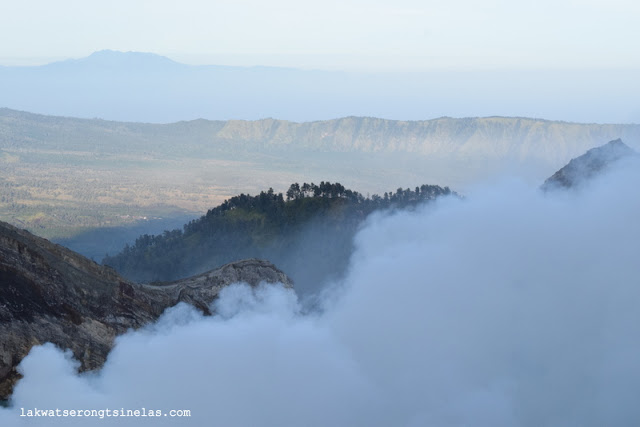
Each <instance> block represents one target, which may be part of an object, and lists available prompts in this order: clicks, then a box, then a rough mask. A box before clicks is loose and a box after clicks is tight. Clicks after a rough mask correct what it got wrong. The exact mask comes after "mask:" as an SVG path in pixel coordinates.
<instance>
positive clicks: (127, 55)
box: [63, 49, 183, 68]
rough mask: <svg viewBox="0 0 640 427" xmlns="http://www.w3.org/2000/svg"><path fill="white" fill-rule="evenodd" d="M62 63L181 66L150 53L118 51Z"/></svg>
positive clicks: (98, 52)
mask: <svg viewBox="0 0 640 427" xmlns="http://www.w3.org/2000/svg"><path fill="white" fill-rule="evenodd" d="M63 63H67V64H68V63H76V64H83V65H90V66H99V67H136V68H139V67H159V66H164V67H166V66H182V65H183V64H180V63H178V62H176V61H174V60H172V59H169V58H167V57H166V56H162V55H158V54H155V53H150V52H133V51H128V52H122V51H119V50H110V49H105V50H99V51H96V52H94V53H92V54H91V55H89V56H87V57H84V58H80V59H71V60H68V61H63Z"/></svg>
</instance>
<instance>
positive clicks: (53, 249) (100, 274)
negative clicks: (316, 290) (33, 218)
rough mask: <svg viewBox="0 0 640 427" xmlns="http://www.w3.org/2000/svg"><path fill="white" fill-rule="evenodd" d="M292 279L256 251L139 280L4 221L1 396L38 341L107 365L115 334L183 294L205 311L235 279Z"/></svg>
mask: <svg viewBox="0 0 640 427" xmlns="http://www.w3.org/2000/svg"><path fill="white" fill-rule="evenodd" d="M237 282H245V283H248V284H250V285H251V286H256V285H258V284H259V283H260V282H268V283H283V284H284V286H285V287H287V288H292V287H293V284H292V282H291V280H290V279H289V278H288V277H287V276H286V275H285V274H284V273H283V272H281V271H280V270H278V269H277V268H276V267H275V266H273V265H272V264H271V263H269V262H266V261H261V260H257V259H249V260H243V261H238V262H234V263H230V264H227V265H225V266H223V267H220V268H218V269H216V270H213V271H210V272H207V273H205V274H202V275H198V276H194V277H190V278H186V279H182V280H178V281H175V282H171V283H166V284H155V285H153V284H138V283H134V282H131V281H128V280H126V279H124V278H122V277H120V276H119V275H118V274H117V273H116V272H115V271H114V270H113V269H111V268H109V267H105V266H101V265H98V264H96V263H95V262H93V261H91V260H89V259H87V258H85V257H83V256H81V255H79V254H76V253H75V252H73V251H71V250H68V249H66V248H64V247H62V246H59V245H56V244H53V243H51V242H49V241H48V240H45V239H42V238H39V237H36V236H34V235H32V234H30V233H29V232H27V231H24V230H20V229H17V228H15V227H13V226H11V225H8V224H6V223H0V399H6V398H7V397H8V396H9V395H10V394H11V391H12V389H13V386H14V384H15V382H16V381H17V380H18V379H19V374H18V373H17V371H16V369H15V368H16V366H17V365H18V364H19V363H20V361H21V360H22V359H23V358H24V357H25V356H26V355H27V354H28V352H29V350H30V349H31V347H33V346H34V345H38V344H43V343H45V342H51V343H53V344H55V345H57V346H59V347H61V348H65V349H67V348H68V349H70V350H71V351H72V352H73V355H74V357H75V358H77V359H78V360H79V361H80V362H81V369H82V370H91V369H96V368H99V367H100V366H102V364H103V363H104V361H105V359H106V356H107V354H108V352H109V350H110V349H111V347H112V345H113V340H114V338H115V337H116V336H117V335H118V334H121V333H124V332H126V331H127V330H128V329H136V328H139V327H141V326H144V325H145V324H147V323H150V322H152V321H154V320H156V319H157V318H158V317H159V316H160V315H161V314H162V312H163V311H164V310H165V309H166V308H168V307H171V306H173V305H175V304H177V303H178V302H181V301H183V302H187V303H189V304H192V305H194V306H196V307H198V308H199V309H200V310H202V311H203V312H204V313H205V314H211V311H210V308H209V307H210V304H211V302H212V301H213V300H214V299H215V298H216V297H217V296H218V293H219V292H220V290H221V289H222V288H223V287H225V286H228V285H230V284H232V283H237Z"/></svg>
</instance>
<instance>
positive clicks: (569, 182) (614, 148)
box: [542, 139, 638, 191]
mask: <svg viewBox="0 0 640 427" xmlns="http://www.w3.org/2000/svg"><path fill="white" fill-rule="evenodd" d="M637 155H638V153H636V152H635V151H634V150H632V149H631V148H629V147H628V146H627V145H626V144H625V143H624V142H622V140H620V139H616V140H613V141H609V142H608V143H606V144H605V145H602V146H600V147H596V148H592V149H591V150H589V151H587V152H586V153H584V154H583V155H581V156H579V157H576V158H574V159H572V160H571V161H570V162H569V163H568V164H567V165H565V166H564V167H562V168H561V169H560V170H558V171H557V172H556V173H554V174H553V175H552V176H551V177H549V178H548V179H547V180H546V181H545V182H544V184H543V185H542V189H543V190H544V191H549V190H553V189H557V188H572V187H576V186H579V185H581V184H582V183H584V182H585V181H587V180H589V179H591V178H592V177H594V176H596V175H597V174H599V173H601V172H602V171H604V170H606V169H608V168H609V167H610V166H611V165H612V164H613V163H616V162H618V161H619V160H621V159H624V158H629V157H633V156H637Z"/></svg>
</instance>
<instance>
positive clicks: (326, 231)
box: [103, 181, 455, 296]
mask: <svg viewBox="0 0 640 427" xmlns="http://www.w3.org/2000/svg"><path fill="white" fill-rule="evenodd" d="M451 194H455V193H452V192H451V190H449V188H447V187H445V188H442V187H439V186H435V185H433V186H432V185H422V186H420V187H416V188H415V189H414V190H410V189H405V190H403V189H401V188H400V189H398V190H397V191H395V192H390V193H384V195H383V196H377V195H373V196H371V197H364V196H363V195H362V194H360V193H358V192H355V191H352V190H349V189H346V188H345V187H344V186H342V185H341V184H339V183H329V182H324V181H323V182H321V183H320V185H315V184H313V183H311V184H306V183H305V184H302V185H299V184H297V183H295V184H292V185H291V186H290V187H289V190H288V191H287V193H286V196H285V195H283V194H282V193H275V192H274V191H273V189H269V191H266V192H265V191H263V192H261V193H260V194H259V195H256V196H249V195H246V194H241V195H239V196H235V197H232V198H230V199H228V200H226V201H225V202H224V203H223V204H221V205H220V206H218V207H216V208H213V209H211V210H209V211H208V212H207V214H206V215H204V216H202V217H201V218H199V219H197V220H194V221H191V222H189V223H188V224H185V226H184V227H183V228H182V229H175V230H172V231H165V232H164V233H163V234H161V235H156V236H151V235H143V236H140V237H139V238H138V239H137V240H136V242H135V244H133V245H132V246H127V247H125V249H124V250H123V251H122V252H121V253H119V254H117V255H115V256H110V257H106V258H105V259H104V260H103V263H104V264H106V265H109V266H112V267H113V268H115V269H116V270H118V271H119V272H120V273H121V274H122V275H124V276H125V277H128V278H129V279H132V280H135V281H138V282H149V281H166V280H174V279H176V278H178V277H183V276H186V275H191V274H197V273H200V272H202V271H206V270H210V269H212V268H215V267H218V266H220V265H222V264H225V263H228V262H231V261H233V260H236V259H243V258H262V259H266V260H269V261H271V262H273V263H274V264H276V265H278V266H279V267H280V268H281V269H282V270H283V271H284V272H285V273H287V275H288V276H289V277H291V278H292V279H293V281H294V282H295V283H296V290H297V291H298V292H299V293H300V294H301V295H303V296H307V295H309V294H313V293H316V292H318V291H319V289H320V285H322V284H324V282H326V281H327V280H330V279H334V278H337V277H340V276H341V275H342V273H343V272H344V270H345V268H346V266H347V263H348V261H349V257H350V256H351V253H352V251H353V244H354V243H353V237H354V235H355V233H356V231H357V230H358V228H359V227H360V225H361V224H362V223H363V221H364V220H365V218H366V217H367V216H368V215H369V214H370V213H372V212H373V211H376V210H385V209H392V208H408V207H415V206H416V205H417V204H419V203H423V202H428V201H432V200H434V199H436V198H437V197H440V196H446V195H451ZM285 197H286V199H285Z"/></svg>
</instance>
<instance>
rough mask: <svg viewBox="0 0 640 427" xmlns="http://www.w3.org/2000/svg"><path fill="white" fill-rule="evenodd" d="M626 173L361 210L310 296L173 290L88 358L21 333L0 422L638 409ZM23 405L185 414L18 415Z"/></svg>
mask: <svg viewBox="0 0 640 427" xmlns="http://www.w3.org/2000/svg"><path fill="white" fill-rule="evenodd" d="M636 166H637V165H636ZM639 183H640V173H639V172H638V170H637V168H636V169H634V168H633V167H626V168H620V169H618V170H616V171H612V172H611V173H609V174H608V175H606V176H604V177H601V178H599V179H598V180H596V181H595V182H593V183H591V184H590V185H589V186H586V187H585V188H582V189H580V190H579V191H577V192H556V193H549V194H544V193H542V192H541V191H539V190H538V189H535V188H530V187H528V186H526V185H524V184H521V183H518V182H514V181H503V182H501V183H497V184H494V185H491V186H485V187H484V188H477V189H476V190H475V191H473V192H471V193H470V194H469V195H468V197H467V198H465V199H464V200H459V199H454V198H450V199H442V200H439V201H438V202H437V203H435V204H430V205H425V206H423V207H421V208H419V209H417V210H415V211H413V212H396V213H392V214H380V215H375V216H373V217H371V218H369V220H368V222H367V225H366V226H365V227H364V228H363V229H362V231H361V232H360V233H359V234H358V235H357V238H356V248H357V249H356V251H355V253H354V254H353V256H352V259H351V261H350V266H349V269H348V273H347V275H346V277H344V278H343V279H341V280H340V281H339V283H337V284H336V285H335V286H333V287H331V290H330V291H327V292H326V295H325V296H324V299H323V310H321V311H318V312H315V313H310V314H309V313H304V312H303V310H302V309H301V306H300V304H299V302H298V301H297V299H296V296H295V294H294V293H293V292H290V291H287V290H285V289H283V288H281V287H277V286H261V287H259V288H257V289H251V288H249V287H248V286H246V285H242V284H238V285H234V286H232V287H229V288H227V289H225V290H224V291H223V293H222V295H221V297H220V299H219V300H218V301H217V302H216V303H215V307H214V308H215V309H216V310H217V312H218V315H216V316H212V317H203V316H201V315H200V314H199V313H198V312H197V311H196V310H195V309H192V308H190V307H188V306H186V305H179V306H176V307H174V308H172V309H170V310H168V311H167V312H166V313H165V314H164V315H163V317H162V318H161V319H160V320H159V322H158V323H156V324H154V325H152V326H149V327H148V328H145V329H143V330H140V331H136V332H130V333H128V334H126V335H124V336H121V337H120V338H119V339H118V340H117V344H116V346H115V348H114V350H113V351H112V353H111V354H110V356H109V358H108V360H107V362H106V364H105V366H104V368H103V369H102V370H101V371H99V372H95V373H90V374H82V375H79V374H77V372H76V368H77V363H76V362H75V361H74V360H72V358H71V357H70V355H69V354H68V353H64V352H63V351H61V350H59V349H56V348H55V347H53V346H51V345H44V346H39V347H35V348H34V349H33V350H32V352H31V353H30V355H29V356H28V357H27V358H25V359H24V361H23V362H22V364H21V366H20V369H21V371H22V373H23V374H24V379H23V380H21V382H20V383H19V384H18V386H17V387H16V389H15V392H14V395H13V397H12V401H11V407H9V408H6V409H0V424H2V425H3V426H5V425H6V426H21V425H38V426H47V425H82V426H85V425H118V426H129V425H131V426H134V425H135V426H138V425H189V426H209V425H221V426H301V425H304V426H470V425H473V426H490V427H499V426H505V427H506V426H508V427H514V426H515V427H517V426H522V427H525V426H536V427H539V426H543V427H544V426H549V427H552V426H580V427H588V426H594V427H595V426H603V425H607V426H628V425H640V407H639V406H638V405H637V402H636V400H637V396H640V359H639V355H640V340H639V339H638V338H639V336H640V310H639V307H640V262H638V258H639V255H640V222H639V218H640V196H639V194H640V193H638V191H637V186H638V184H639ZM36 407H37V408H68V409H72V408H96V409H100V408H111V409H120V408H132V409H137V408H146V409H147V410H149V409H160V410H165V411H168V410H170V409H190V410H191V412H192V417H190V418H162V417H161V418H148V417H147V418H104V419H88V418H73V419H72V418H66V419H55V420H46V421H45V420H43V419H42V418H31V419H29V418H26V417H20V416H19V415H20V411H21V408H25V409H28V408H36Z"/></svg>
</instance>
